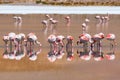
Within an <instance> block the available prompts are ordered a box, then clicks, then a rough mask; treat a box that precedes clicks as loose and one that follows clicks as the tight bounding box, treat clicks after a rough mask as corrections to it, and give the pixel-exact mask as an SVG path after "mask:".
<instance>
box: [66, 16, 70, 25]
mask: <svg viewBox="0 0 120 80" xmlns="http://www.w3.org/2000/svg"><path fill="white" fill-rule="evenodd" d="M65 20H66V23H67V27H69V26H70V23H71V19H70V16H66V17H65Z"/></svg>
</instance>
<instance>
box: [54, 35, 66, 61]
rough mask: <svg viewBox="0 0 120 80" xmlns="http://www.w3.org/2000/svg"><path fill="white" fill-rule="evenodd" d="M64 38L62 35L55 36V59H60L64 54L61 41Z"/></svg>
mask: <svg viewBox="0 0 120 80" xmlns="http://www.w3.org/2000/svg"><path fill="white" fill-rule="evenodd" d="M64 39H65V37H64V36H63V35H58V36H57V37H56V43H57V54H56V57H57V59H61V58H62V56H63V55H64V42H63V40H64Z"/></svg>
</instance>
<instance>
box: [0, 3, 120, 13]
mask: <svg viewBox="0 0 120 80" xmlns="http://www.w3.org/2000/svg"><path fill="white" fill-rule="evenodd" d="M107 13H109V14H120V7H119V6H46V5H42V6H41V5H0V14H107Z"/></svg>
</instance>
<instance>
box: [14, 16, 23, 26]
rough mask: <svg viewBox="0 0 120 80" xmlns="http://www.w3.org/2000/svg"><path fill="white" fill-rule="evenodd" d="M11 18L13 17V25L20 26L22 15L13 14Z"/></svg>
mask: <svg viewBox="0 0 120 80" xmlns="http://www.w3.org/2000/svg"><path fill="white" fill-rule="evenodd" d="M13 19H15V26H17V27H19V28H20V27H21V25H22V17H20V16H14V17H13Z"/></svg>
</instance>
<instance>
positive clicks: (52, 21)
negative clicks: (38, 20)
mask: <svg viewBox="0 0 120 80" xmlns="http://www.w3.org/2000/svg"><path fill="white" fill-rule="evenodd" d="M57 23H58V21H57V20H55V19H53V18H50V30H51V31H52V33H53V34H55V33H56V32H54V31H55V28H56V25H57Z"/></svg>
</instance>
